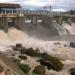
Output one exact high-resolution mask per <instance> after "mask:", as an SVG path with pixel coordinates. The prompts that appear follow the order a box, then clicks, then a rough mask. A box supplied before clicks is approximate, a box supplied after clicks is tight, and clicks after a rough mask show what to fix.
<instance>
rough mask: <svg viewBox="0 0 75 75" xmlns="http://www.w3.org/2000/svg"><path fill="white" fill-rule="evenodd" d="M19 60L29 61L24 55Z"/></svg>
mask: <svg viewBox="0 0 75 75" xmlns="http://www.w3.org/2000/svg"><path fill="white" fill-rule="evenodd" d="M19 58H20V59H22V60H26V59H27V57H26V56H24V55H21V56H19Z"/></svg>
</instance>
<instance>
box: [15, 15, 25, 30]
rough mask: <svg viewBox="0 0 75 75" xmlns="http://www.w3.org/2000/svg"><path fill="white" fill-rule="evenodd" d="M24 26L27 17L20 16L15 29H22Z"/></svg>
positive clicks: (16, 20) (17, 18)
mask: <svg viewBox="0 0 75 75" xmlns="http://www.w3.org/2000/svg"><path fill="white" fill-rule="evenodd" d="M23 25H25V17H23V16H19V17H16V19H15V27H16V28H18V29H22V27H23Z"/></svg>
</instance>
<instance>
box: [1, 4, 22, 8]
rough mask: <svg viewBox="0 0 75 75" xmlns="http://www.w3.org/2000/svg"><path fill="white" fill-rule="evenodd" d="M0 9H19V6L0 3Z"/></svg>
mask: <svg viewBox="0 0 75 75" xmlns="http://www.w3.org/2000/svg"><path fill="white" fill-rule="evenodd" d="M0 8H21V6H20V5H19V4H10V3H0Z"/></svg>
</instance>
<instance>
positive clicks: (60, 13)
mask: <svg viewBox="0 0 75 75" xmlns="http://www.w3.org/2000/svg"><path fill="white" fill-rule="evenodd" d="M8 13H11V14H14V13H18V14H41V15H47V16H62V15H63V13H62V12H53V11H30V10H17V9H14V10H13V9H6V10H1V11H0V14H8Z"/></svg>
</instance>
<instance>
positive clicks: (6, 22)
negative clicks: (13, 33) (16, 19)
mask: <svg viewBox="0 0 75 75" xmlns="http://www.w3.org/2000/svg"><path fill="white" fill-rule="evenodd" d="M2 26H3V29H4V31H5V32H8V18H7V17H2Z"/></svg>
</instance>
